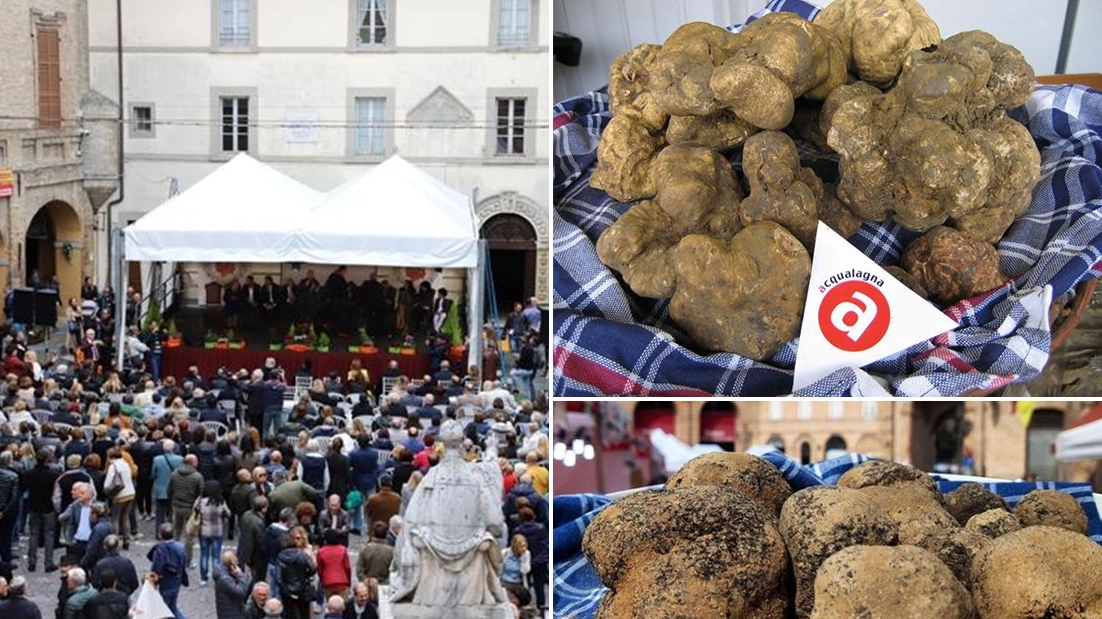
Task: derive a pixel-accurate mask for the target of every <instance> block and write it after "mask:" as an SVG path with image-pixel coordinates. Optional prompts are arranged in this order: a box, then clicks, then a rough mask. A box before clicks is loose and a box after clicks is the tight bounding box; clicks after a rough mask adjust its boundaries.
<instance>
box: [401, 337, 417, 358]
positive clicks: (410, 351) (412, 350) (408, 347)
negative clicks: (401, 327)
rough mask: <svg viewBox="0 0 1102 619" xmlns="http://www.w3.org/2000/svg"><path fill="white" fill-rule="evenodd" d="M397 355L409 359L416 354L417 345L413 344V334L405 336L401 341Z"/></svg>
mask: <svg viewBox="0 0 1102 619" xmlns="http://www.w3.org/2000/svg"><path fill="white" fill-rule="evenodd" d="M398 353H399V354H402V355H405V356H407V357H411V356H413V355H416V354H417V345H416V344H414V342H413V334H412V333H409V334H406V337H405V339H403V340H402V347H401V348H400V349H398Z"/></svg>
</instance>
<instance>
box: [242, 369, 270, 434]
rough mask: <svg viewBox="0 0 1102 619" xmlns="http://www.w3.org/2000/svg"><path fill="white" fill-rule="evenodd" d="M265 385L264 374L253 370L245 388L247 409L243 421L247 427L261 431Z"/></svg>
mask: <svg viewBox="0 0 1102 619" xmlns="http://www.w3.org/2000/svg"><path fill="white" fill-rule="evenodd" d="M266 390H267V385H265V384H264V373H263V372H261V371H260V370H253V373H252V380H250V381H249V384H248V386H247V387H246V388H245V393H246V394H247V397H248V408H246V409H245V420H246V421H247V422H248V424H249V426H251V427H253V428H256V429H257V430H261V429H262V427H261V424H262V423H263V422H264V392H265V391H266Z"/></svg>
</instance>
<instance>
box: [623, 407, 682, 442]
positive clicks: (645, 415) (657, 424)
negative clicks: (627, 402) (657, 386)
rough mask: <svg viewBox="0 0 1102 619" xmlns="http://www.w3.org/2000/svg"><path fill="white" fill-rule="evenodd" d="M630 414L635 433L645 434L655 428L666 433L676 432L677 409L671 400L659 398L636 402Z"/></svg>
mask: <svg viewBox="0 0 1102 619" xmlns="http://www.w3.org/2000/svg"><path fill="white" fill-rule="evenodd" d="M632 416H633V418H634V424H633V425H634V426H635V434H636V435H640V436H646V435H648V434H649V433H650V431H651V430H653V429H655V428H658V429H660V430H662V431H663V432H665V433H666V434H675V433H676V432H677V409H676V408H675V407H674V404H673V402H665V401H659V400H644V401H642V402H637V403H636V404H635V411H634V413H633V415H632Z"/></svg>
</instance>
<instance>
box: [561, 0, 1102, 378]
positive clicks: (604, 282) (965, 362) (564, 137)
mask: <svg viewBox="0 0 1102 619" xmlns="http://www.w3.org/2000/svg"><path fill="white" fill-rule="evenodd" d="M773 10H791V11H794V12H797V13H800V14H801V15H804V16H810V17H813V16H814V15H815V14H817V9H815V7H814V6H812V5H810V4H808V3H806V2H803V1H802V0H775V1H774V2H771V3H770V4H769V6H768V7H767V9H766V11H763V13H764V12H767V11H773ZM554 113H555V127H556V128H555V131H554V159H553V163H554V171H555V180H554V187H553V190H554V199H555V213H554V221H553V225H554V314H555V334H554V360H555V362H554V374H553V377H554V380H553V390H554V394H555V395H556V396H593V395H647V396H677V395H727V396H775V395H784V394H787V393H789V392H791V391H792V368H793V366H794V365H795V361H796V346H797V344H798V340H793V341H791V342H788V343H787V344H785V345H784V346H783V347H782V348H781V350H779V351H778V352H777V353H776V354H775V355H773V357H772V358H770V359H768V360H767V361H765V362H757V361H753V360H750V359H746V358H744V357H740V356H738V355H734V354H729V353H719V354H711V355H707V356H702V355H699V354H696V353H694V352H693V351H692V350H690V349H688V348H686V347H684V346H682V345H680V344H679V343H678V342H684V341H686V338H685V337H684V334H683V333H682V332H681V331H680V330H679V329H678V328H677V326H676V325H675V324H674V323H673V322H672V321H671V319H670V316H669V302H668V301H666V300H659V299H649V298H644V297H640V296H637V295H635V294H634V293H632V292H631V290H630V289H629V288H627V287H626V286H625V285H624V284H623V283H622V282H621V280H620V279H619V278H618V277H617V275H616V274H615V273H613V272H612V271H611V270H609V269H608V268H606V267H605V266H604V265H603V264H601V261H600V260H598V258H597V253H596V250H595V249H594V244H595V243H596V241H597V239H598V237H600V235H601V233H602V232H604V230H605V229H606V228H608V227H609V226H610V225H612V223H613V222H615V221H616V219H617V218H618V217H619V216H620V215H622V214H623V213H624V212H625V211H626V210H627V209H628V208H629V207H630V206H631V205H629V204H623V203H619V202H616V201H615V200H613V199H612V198H610V197H609V196H608V195H607V194H605V193H604V192H603V191H599V190H596V189H593V188H591V187H590V186H589V176H590V175H591V174H592V172H593V170H594V168H595V165H596V161H597V141H598V139H599V138H600V134H601V131H602V130H603V129H604V127H605V125H606V124H607V123H608V121H609V119H610V118H611V115H610V114H609V112H608V94H607V92H605V91H596V92H591V93H587V94H586V95H583V96H580V97H575V98H572V99H569V100H566V101H563V102H561V103H559V104H558V105H556V106H555V112H554ZM1011 116H1012V117H1013V118H1014V119H1016V120H1018V121H1020V122H1022V123H1023V124H1025V125H1026V126H1027V127H1028V128H1029V130H1030V132H1031V133H1032V135H1033V137H1034V140H1035V141H1036V142H1037V146H1038V147H1039V148H1040V150H1041V166H1042V168H1041V179H1040V182H1039V183H1038V185H1037V187H1036V189H1035V190H1034V195H1033V201H1032V203H1031V204H1030V207H1029V209H1028V211H1027V212H1026V213H1025V214H1023V215H1022V216H1021V217H1019V218H1018V220H1017V221H1016V222H1015V223H1014V225H1013V226H1011V228H1010V229H1009V230H1008V231H1007V233H1006V235H1005V236H1004V237H1003V239H1002V241H1001V242H1000V243H999V244H998V252H999V258H1000V266H1001V267H1002V270H1003V272H1004V273H1005V274H1007V275H1009V276H1011V277H1012V278H1013V279H1012V280H1011V281H1009V282H1007V284H1006V285H1004V286H1003V287H1002V288H999V289H997V290H994V291H991V292H989V293H987V294H984V295H981V296H979V297H975V298H972V299H967V300H964V301H961V302H959V303H957V304H955V305H953V306H951V307H948V308H945V309H944V311H945V313H946V314H947V315H948V316H949V317H951V318H953V319H954V320H956V321H957V322H958V325H959V326H958V327H957V329H955V330H954V331H951V332H949V333H947V334H944V335H941V336H938V337H936V338H934V339H932V340H930V341H927V342H923V343H920V344H918V345H915V346H912V347H911V348H908V349H907V350H905V351H903V352H902V353H899V354H897V355H895V356H893V357H891V358H888V359H885V360H882V361H878V362H876V363H873V364H871V365H869V366H868V367H867V368H866V370H867V374H866V373H865V372H863V371H855V370H843V371H840V372H838V373H835V374H833V375H831V376H828V377H826V378H824V379H821V380H819V381H817V382H816V383H814V384H812V385H810V386H808V387H807V388H805V389H802V390H800V391H799V392H798V393H797V394H796V395H799V396H809V397H831V396H845V395H876V392H875V391H876V387H875V383H874V382H873V381H871V380H869V374H872V375H875V376H876V377H878V378H879V379H880V380H881V381H882V383H883V384H884V386H885V389H886V391H885V394H891V395H897V396H908V397H923V396H930V397H944V396H957V395H961V394H963V393H966V392H969V391H972V390H988V391H990V390H994V389H998V388H1000V387H1003V386H1005V385H1007V384H1010V383H1014V382H1026V381H1029V380H1031V379H1033V378H1035V377H1036V376H1037V375H1038V374H1039V373H1040V371H1041V370H1042V369H1043V367H1044V365H1045V363H1046V362H1047V361H1048V351H1049V346H1050V343H1051V340H1050V333H1049V323H1048V306H1049V303H1050V301H1051V299H1052V298H1055V297H1059V296H1061V295H1063V294H1064V293H1066V292H1068V291H1070V290H1073V289H1074V288H1075V286H1076V285H1078V284H1079V283H1080V282H1083V281H1086V280H1089V279H1092V278H1097V277H1099V276H1100V275H1102V168H1100V167H1099V166H1100V164H1102V93H1100V92H1098V91H1095V90H1091V89H1088V88H1084V87H1079V86H1064V87H1053V86H1039V87H1038V89H1037V91H1036V92H1035V93H1034V95H1033V96H1032V98H1031V99H1030V100H1029V102H1028V103H1027V104H1026V105H1025V106H1023V107H1022V108H1019V109H1016V110H1014V111H1013V112H1012V113H1011ZM918 236H919V235H918V234H917V233H914V232H910V231H908V230H904V229H903V228H902V227H900V226H899V225H897V224H895V223H892V222H890V221H889V222H886V223H876V222H865V224H864V225H863V226H862V227H861V229H860V230H859V231H858V232H857V233H856V234H854V235H853V236H852V237H850V238H849V242H850V243H852V244H853V245H854V246H856V247H857V248H858V249H859V250H861V251H862V252H864V253H865V255H867V256H869V257H870V258H872V259H873V260H875V261H876V262H877V263H880V264H882V265H895V264H898V263H899V260H900V256H901V254H902V252H903V249H904V248H905V247H906V246H907V244H908V243H910V242H911V241H912V240H914V239H915V238H917V237H918Z"/></svg>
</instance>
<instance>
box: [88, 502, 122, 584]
mask: <svg viewBox="0 0 1102 619" xmlns="http://www.w3.org/2000/svg"><path fill="white" fill-rule="evenodd" d="M91 515H92V535H91V536H90V537H89V538H88V545H87V546H86V547H85V549H84V556H83V557H81V559H80V567H82V568H84V571H85V572H88V573H91V572H92V568H94V567H95V566H96V563H98V562H99V560H100V559H102V558H103V557H104V556H106V554H107V553H106V550H105V549H104V542H105V541H106V540H107V536H109V535H111V534H112V533H114V532H115V527H113V526H112V525H111V519H110V518H108V517H107V506H106V505H104V504H103V503H93V504H92V514H91ZM89 584H90V583H89Z"/></svg>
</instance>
